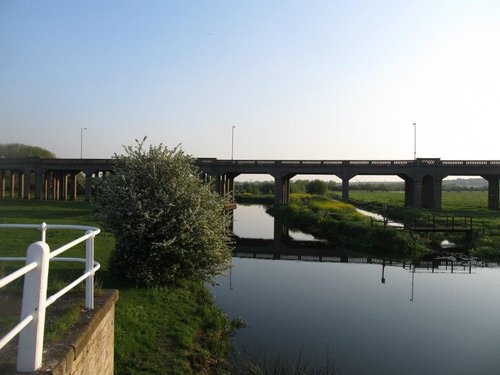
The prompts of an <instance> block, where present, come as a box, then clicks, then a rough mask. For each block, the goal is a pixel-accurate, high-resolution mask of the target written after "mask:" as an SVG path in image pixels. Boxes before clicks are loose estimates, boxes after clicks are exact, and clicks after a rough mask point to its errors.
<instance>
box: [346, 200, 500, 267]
mask: <svg viewBox="0 0 500 375" xmlns="http://www.w3.org/2000/svg"><path fill="white" fill-rule="evenodd" d="M487 194H488V193H487V192H482V191H468V192H467V191H463V192H455V191H453V192H443V200H442V209H441V210H431V209H425V208H422V209H415V208H410V207H404V193H403V192H399V191H393V192H382V191H378V192H368V191H353V192H351V195H350V198H351V202H352V203H353V204H355V205H356V206H357V207H360V208H363V209H366V210H368V211H372V212H375V213H379V214H382V213H383V212H384V206H385V207H386V208H385V214H386V215H387V216H388V217H389V218H390V219H391V220H394V221H399V222H407V223H421V224H423V225H428V222H429V219H430V218H432V217H437V218H444V219H446V218H447V217H448V218H451V217H455V220H456V221H457V222H458V221H460V220H462V221H463V220H464V218H468V219H469V220H470V219H472V222H473V227H474V228H475V229H476V230H477V231H478V232H480V233H481V235H480V237H479V238H478V239H477V240H476V241H475V242H474V243H473V248H472V250H471V253H472V254H473V255H475V256H478V257H480V258H481V259H484V260H485V261H491V262H498V261H500V214H499V212H498V211H494V210H489V209H488V208H487V201H488V195H487ZM430 238H431V240H432V241H434V242H440V241H442V240H444V239H448V240H450V241H451V242H455V240H456V241H463V238H462V235H457V236H456V237H453V236H450V235H449V234H448V235H444V234H442V233H441V234H435V235H432V236H430Z"/></svg>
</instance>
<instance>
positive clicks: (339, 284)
mask: <svg viewBox="0 0 500 375" xmlns="http://www.w3.org/2000/svg"><path fill="white" fill-rule="evenodd" d="M274 231H275V225H274V219H273V218H272V217H271V216H269V215H267V214H266V213H265V209H264V207H262V206H256V205H252V206H243V205H239V206H238V208H237V209H236V211H235V223H234V232H235V234H236V235H238V236H240V237H245V238H263V239H268V240H269V241H268V242H272V241H271V240H272V239H273V235H274ZM291 235H292V237H294V238H295V239H296V240H300V241H301V242H304V241H307V240H313V238H312V237H311V236H309V235H304V234H300V233H291ZM313 244H314V243H313ZM316 244H317V242H316ZM302 245H303V244H302ZM258 246H259V245H258V244H256V245H255V244H254V245H251V246H246V247H244V248H240V249H237V253H238V254H240V256H243V258H242V257H233V268H232V270H231V272H228V274H227V275H224V276H221V277H219V279H218V283H219V285H218V286H214V287H212V288H211V289H212V291H213V294H214V296H215V299H216V303H217V304H218V305H219V306H220V307H221V308H223V309H224V310H225V311H226V312H227V313H228V315H229V316H230V317H232V318H234V317H238V316H240V317H242V318H243V320H244V321H246V322H247V324H248V328H243V329H241V330H239V331H238V332H237V334H236V335H235V338H234V340H235V344H236V345H237V346H238V347H239V348H240V350H241V351H244V352H246V353H248V355H249V356H250V357H252V358H254V359H257V360H260V359H262V357H263V355H262V353H265V355H267V356H275V357H280V358H284V357H287V358H289V359H291V360H292V362H293V361H295V359H296V358H297V357H298V356H299V355H300V356H301V357H302V358H303V361H309V362H311V363H318V364H321V363H322V362H325V361H326V360H327V358H329V359H334V360H335V367H336V369H338V371H339V373H340V374H497V373H500V354H499V353H500V352H499V350H500V298H499V295H500V269H499V268H496V267H489V268H487V267H476V266H473V267H471V268H470V269H469V267H458V266H457V265H455V267H454V268H453V273H452V272H451V267H449V266H446V267H445V266H440V267H439V268H436V269H432V268H426V267H423V268H416V269H415V268H410V267H409V266H408V264H401V263H393V264H389V261H388V260H387V261H383V260H380V259H370V260H369V261H370V262H372V263H364V262H366V261H367V259H366V258H363V257H359V256H358V257H356V256H353V255H350V256H349V255H346V254H340V255H337V254H335V253H333V254H332V255H331V256H324V254H323V253H322V252H324V251H325V250H324V249H321V250H314V249H307V248H303V246H302V248H301V249H299V250H297V249H295V250H293V249H291V250H290V252H291V253H292V254H299V256H297V255H287V256H280V255H279V254H278V256H276V253H277V252H278V253H280V254H281V253H287V251H286V250H283V247H281V246H282V245H280V247H279V250H276V248H275V247H274V248H273V247H272V246H271V245H269V244H267V243H264V242H263V245H262V248H259V247H258ZM315 246H316V245H311V248H313V247H315ZM270 248H272V249H274V250H273V251H272V252H274V254H271V255H269V249H270ZM308 252H311V253H316V252H319V254H323V256H321V255H320V256H310V257H308V256H307V254H308ZM300 254H301V255H300ZM259 258H269V259H259ZM273 258H274V259H273ZM278 258H281V259H285V258H286V259H299V258H300V259H308V260H311V259H312V260H322V262H319V261H303V260H302V261H301V260H278ZM341 259H343V261H344V262H345V263H339V261H340V260H341Z"/></svg>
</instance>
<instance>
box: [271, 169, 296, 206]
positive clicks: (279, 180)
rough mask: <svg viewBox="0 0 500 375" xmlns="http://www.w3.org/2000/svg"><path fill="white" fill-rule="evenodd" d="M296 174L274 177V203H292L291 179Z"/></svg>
mask: <svg viewBox="0 0 500 375" xmlns="http://www.w3.org/2000/svg"><path fill="white" fill-rule="evenodd" d="M293 176H295V174H292V173H290V174H284V175H273V177H274V203H290V179H291V178H292V177H293Z"/></svg>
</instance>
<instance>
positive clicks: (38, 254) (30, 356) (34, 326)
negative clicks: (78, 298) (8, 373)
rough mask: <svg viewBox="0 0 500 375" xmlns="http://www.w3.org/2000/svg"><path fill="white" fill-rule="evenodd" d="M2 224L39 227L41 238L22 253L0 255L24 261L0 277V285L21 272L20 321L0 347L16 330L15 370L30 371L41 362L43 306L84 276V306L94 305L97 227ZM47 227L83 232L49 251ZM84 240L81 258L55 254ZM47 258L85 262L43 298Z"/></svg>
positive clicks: (17, 227) (43, 322) (49, 259)
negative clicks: (64, 283) (71, 277)
mask: <svg viewBox="0 0 500 375" xmlns="http://www.w3.org/2000/svg"><path fill="white" fill-rule="evenodd" d="M2 228H13V229H38V230H40V231H41V241H38V242H35V243H32V244H31V245H30V246H29V247H28V249H27V254H26V257H0V261H9V262H19V261H25V262H26V265H25V266H23V267H21V268H20V269H18V270H16V271H14V272H12V273H11V274H9V275H7V276H6V277H4V278H2V279H0V288H2V287H4V286H6V285H8V284H9V283H11V282H13V281H14V280H17V279H18V278H20V277H21V276H24V290H23V302H22V312H21V321H20V322H19V323H18V324H17V325H16V326H15V327H14V328H13V329H12V330H10V331H9V332H8V333H7V334H6V335H5V336H4V337H2V338H1V339H0V349H2V348H3V347H4V346H5V345H7V344H8V343H9V342H10V341H11V340H12V339H13V338H14V337H16V336H17V335H18V334H19V345H18V352H17V371H18V372H32V371H36V370H37V369H38V368H40V366H41V365H42V353H43V332H44V325H45V310H46V308H47V307H48V306H50V305H51V304H52V303H54V302H55V301H57V299H59V298H60V297H61V296H63V295H64V294H66V293H67V292H68V291H70V290H71V289H73V288H74V287H75V286H77V285H78V284H80V283H81V282H82V281H84V280H85V307H86V308H87V309H93V308H94V274H95V272H96V271H97V270H98V269H99V268H100V264H99V263H98V262H96V261H94V237H95V236H96V235H98V234H99V233H100V232H101V230H100V229H99V228H96V227H91V226H83V225H63V224H46V223H42V224H0V229H2ZM48 229H69V230H84V231H85V234H84V235H83V236H80V237H78V238H77V239H75V240H73V241H71V242H69V243H67V244H65V245H63V246H61V247H59V248H58V249H56V250H54V251H52V252H51V251H50V248H49V245H48V244H47V243H46V241H45V240H46V232H47V230H48ZM82 242H86V246H85V253H86V256H85V258H62V257H57V258H56V256H57V255H59V254H61V253H63V252H65V251H66V250H68V249H70V248H72V247H74V246H76V245H78V244H80V243H82ZM51 261H62V262H81V263H85V272H84V273H83V275H81V276H80V277H78V278H77V279H76V280H74V281H73V282H71V283H70V284H68V285H67V286H66V287H64V288H63V289H61V290H60V291H59V292H57V293H55V294H53V295H52V296H50V297H48V298H47V282H48V272H49V264H50V262H51Z"/></svg>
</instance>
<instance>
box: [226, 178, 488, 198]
mask: <svg viewBox="0 0 500 375" xmlns="http://www.w3.org/2000/svg"><path fill="white" fill-rule="evenodd" d="M235 189H236V194H245V193H247V194H255V195H269V194H274V182H272V181H245V182H239V181H237V182H236V183H235ZM349 189H350V190H363V191H404V189H405V184H404V182H403V181H381V182H377V181H372V182H361V181H360V182H351V183H350V184H349ZM341 190H342V184H341V183H339V182H336V181H322V180H292V181H290V192H291V193H310V194H318V195H323V194H326V193H327V192H329V191H332V192H339V191H341ZM443 190H444V191H486V190H488V183H487V182H486V180H484V179H482V178H471V179H463V178H458V179H454V180H444V181H443Z"/></svg>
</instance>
